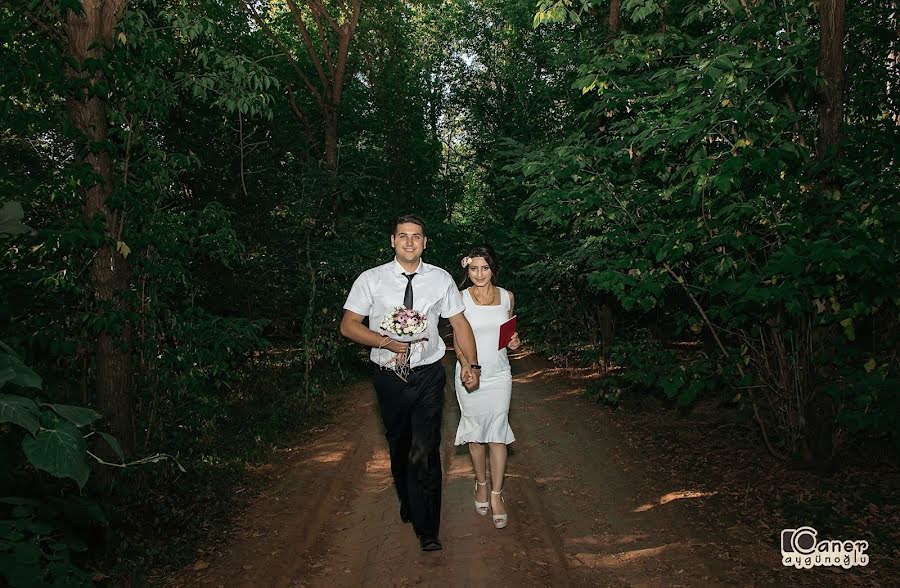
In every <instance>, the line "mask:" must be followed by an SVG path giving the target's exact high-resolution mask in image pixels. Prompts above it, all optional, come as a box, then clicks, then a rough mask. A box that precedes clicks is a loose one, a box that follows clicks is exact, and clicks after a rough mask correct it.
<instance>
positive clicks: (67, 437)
mask: <svg viewBox="0 0 900 588" xmlns="http://www.w3.org/2000/svg"><path fill="white" fill-rule="evenodd" d="M22 449H23V450H24V451H25V456H26V457H27V458H28V461H30V462H31V463H32V464H33V465H34V467H36V468H39V469H42V470H44V471H45V472H48V473H50V474H52V475H54V476H56V477H58V478H72V479H73V480H75V482H77V483H78V486H79V488H83V487H84V484H85V483H86V482H87V479H88V476H89V475H90V469H89V468H88V463H87V459H86V455H87V445H86V444H85V442H84V437H82V435H81V432H80V431H79V430H78V429H77V428H76V427H75V425H73V424H72V423H70V422H67V421H61V422H60V423H59V425H58V426H57V428H55V429H44V430H42V431H41V432H39V433H38V434H37V435H36V436H34V437H31V436H29V437H25V439H24V440H23V441H22Z"/></svg>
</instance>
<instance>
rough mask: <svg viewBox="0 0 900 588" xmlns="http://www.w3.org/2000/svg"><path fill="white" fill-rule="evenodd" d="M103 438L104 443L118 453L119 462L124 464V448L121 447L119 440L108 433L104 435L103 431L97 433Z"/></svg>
mask: <svg viewBox="0 0 900 588" xmlns="http://www.w3.org/2000/svg"><path fill="white" fill-rule="evenodd" d="M97 432H98V433H99V434H100V436H101V437H103V439H104V441H106V442H107V443H108V444H109V446H110V447H111V448H112V450H113V451H114V452H115V453H116V457H118V458H119V461H121V462H122V463H124V462H125V452H124V451H122V446H121V445H119V440H118V439H116V438H115V437H113V436H112V435H110V434H108V433H104V432H102V431H97Z"/></svg>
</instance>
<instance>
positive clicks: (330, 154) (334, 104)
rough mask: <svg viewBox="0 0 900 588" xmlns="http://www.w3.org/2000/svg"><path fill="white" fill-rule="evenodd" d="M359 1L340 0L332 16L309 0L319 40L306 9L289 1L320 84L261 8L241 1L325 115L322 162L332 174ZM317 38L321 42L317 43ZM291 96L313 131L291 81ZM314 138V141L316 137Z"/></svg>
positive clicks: (317, 2) (315, 0) (316, 1)
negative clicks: (311, 26)
mask: <svg viewBox="0 0 900 588" xmlns="http://www.w3.org/2000/svg"><path fill="white" fill-rule="evenodd" d="M360 2H361V0H345V1H342V2H338V3H337V13H338V15H337V16H333V15H332V14H331V13H329V11H328V10H327V9H326V8H325V5H324V3H323V2H322V0H306V1H305V2H304V7H305V8H306V12H307V13H308V14H309V17H310V18H311V19H312V22H313V23H314V24H315V33H316V39H315V40H314V39H313V36H312V34H311V33H310V27H309V26H308V24H307V21H306V20H305V19H304V11H302V10H301V9H300V8H299V7H298V5H297V2H295V0H287V5H288V8H289V9H290V13H291V17H292V19H293V22H294V25H295V26H296V31H297V33H298V34H299V36H300V40H301V42H302V44H303V47H304V48H305V50H306V53H307V56H308V57H309V60H310V62H311V63H312V66H313V68H314V70H315V76H316V81H317V82H318V83H314V82H313V80H312V79H311V78H310V76H308V75H307V74H306V72H304V70H303V68H302V67H301V65H300V64H299V63H297V61H296V60H295V59H294V58H293V56H292V53H291V51H290V50H289V49H288V48H287V47H285V46H284V44H283V43H282V42H281V40H279V39H278V37H277V36H276V35H275V33H274V32H273V30H272V28H271V27H270V26H269V25H268V23H267V22H266V21H265V20H264V19H263V18H262V17H261V16H260V13H259V11H258V10H257V9H256V8H255V7H254V6H253V4H252V3H251V2H247V1H245V0H242V1H241V4H242V5H243V7H244V9H245V10H246V11H247V12H248V13H249V14H250V16H251V17H252V18H253V20H254V21H255V22H256V24H257V25H259V27H260V28H261V29H262V30H263V31H265V33H266V34H267V35H268V36H269V37H270V38H271V39H272V40H273V41H274V42H275V44H276V45H278V46H279V48H280V49H281V50H282V52H283V53H284V55H285V56H286V57H287V58H288V59H289V60H290V62H291V66H292V68H293V70H294V72H295V73H296V75H297V77H298V78H299V81H300V82H301V83H302V85H303V87H304V88H306V90H307V92H309V95H310V96H311V97H312V98H313V99H314V101H315V103H316V106H317V107H318V109H319V113H320V115H321V117H322V129H321V134H322V152H323V161H324V163H325V168H326V169H327V170H328V171H329V172H330V173H331V174H332V175H334V174H336V173H337V166H338V153H337V143H338V119H339V113H340V107H341V100H342V98H343V92H344V79H345V77H346V74H347V56H348V54H349V52H350V43H351V41H352V39H353V34H354V33H355V32H356V25H357V24H358V23H359V15H360ZM329 39H330V40H329ZM316 41H318V45H317V44H316ZM288 99H289V100H290V103H291V108H292V110H293V112H294V114H295V115H296V116H297V118H298V119H299V120H300V122H301V123H302V124H303V126H304V128H306V129H307V132H309V133H311V134H312V133H313V130H312V128H313V127H312V123H311V122H310V117H309V116H308V114H307V113H305V112H304V111H303V109H302V108H301V106H300V105H299V103H298V102H297V100H296V99H295V98H294V95H293V92H292V90H291V86H290V84H289V85H288ZM312 138H313V139H314V140H315V137H312Z"/></svg>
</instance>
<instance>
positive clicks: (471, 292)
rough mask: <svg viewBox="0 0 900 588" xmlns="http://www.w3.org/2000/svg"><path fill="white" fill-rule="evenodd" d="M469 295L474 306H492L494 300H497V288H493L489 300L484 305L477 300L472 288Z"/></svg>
mask: <svg viewBox="0 0 900 588" xmlns="http://www.w3.org/2000/svg"><path fill="white" fill-rule="evenodd" d="M469 293H470V294H472V298H474V299H475V304H477V305H478V306H493V304H494V300H495V299H496V298H497V288H493V293H492V294H491V299H490V301H488V302H487V303H484V302H482V301H481V300H479V299H478V296H477V295H476V294H475V287H474V286H473V287H472V288H471V289H470V290H469Z"/></svg>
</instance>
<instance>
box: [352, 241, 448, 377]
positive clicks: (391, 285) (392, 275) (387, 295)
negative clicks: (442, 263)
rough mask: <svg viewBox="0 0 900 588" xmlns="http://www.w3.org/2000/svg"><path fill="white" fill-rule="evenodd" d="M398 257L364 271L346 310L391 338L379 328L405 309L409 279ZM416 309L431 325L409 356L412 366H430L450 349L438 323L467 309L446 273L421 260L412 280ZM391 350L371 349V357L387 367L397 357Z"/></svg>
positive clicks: (355, 285)
mask: <svg viewBox="0 0 900 588" xmlns="http://www.w3.org/2000/svg"><path fill="white" fill-rule="evenodd" d="M404 273H406V270H404V269H403V266H401V265H400V264H399V263H398V262H397V258H396V257H395V258H394V259H393V260H392V261H389V262H388V263H386V264H384V265H379V266H378V267H373V268H371V269H367V270H366V271H364V272H363V273H362V274H360V276H359V277H358V278H356V281H355V282H353V287H352V288H350V294H349V295H348V296H347V301H346V302H345V303H344V308H345V309H346V310H349V311H351V312H355V313H356V314H359V315H362V316H367V317H369V329H370V330H372V331H375V332H376V333H379V334H382V335H387V336H389V337H390V336H391V334H390V333H385V332H384V331H382V330H381V329H380V328H379V327H378V326H379V325H380V324H381V320H382V318H384V315H385V314H386V313H388V312H390V311H391V310H393V309H394V308H395V307H397V306H403V295H404V294H405V293H406V284H407V282H408V280H407V279H406V276H404V275H403V274H404ZM412 288H413V308H414V309H415V310H418V311H419V312H421V313H423V314H424V315H425V316H426V317H427V319H428V326H427V328H426V329H425V331H424V332H423V333H421V335H420V337H427V338H428V341H426V342H424V343H421V344H417V345H416V347H418V345H421V346H422V347H421V349H414V350H413V353H412V354H411V356H410V367H418V366H422V365H428V364H431V363H434V362H436V361H440V359H441V358H442V357H444V352H445V351H446V350H447V346H446V345H445V344H444V341H443V339H441V337H440V335H439V334H438V328H437V327H438V320H439V319H440V318H450V317H452V316H455V315H457V314H460V313H461V312H463V311H464V310H465V309H466V307H465V304H463V300H462V296H461V295H460V292H459V290H458V289H457V287H456V284H454V283H453V278H452V277H450V274H449V273H447V272H446V271H445V270H443V269H441V268H439V267H437V266H434V265H431V264H429V263H425V262H424V261H421V260H420V261H419V267H418V269H417V270H416V275H415V277H414V278H413V279H412ZM394 355H395V354H394V352H393V351H390V350H388V349H379V348H377V347H373V348H372V352H371V353H370V354H369V358H370V359H371V360H372V361H374V362H375V363H377V364H378V365H385V364H387V363H388V362H389V361H391V359H393V357H394Z"/></svg>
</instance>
